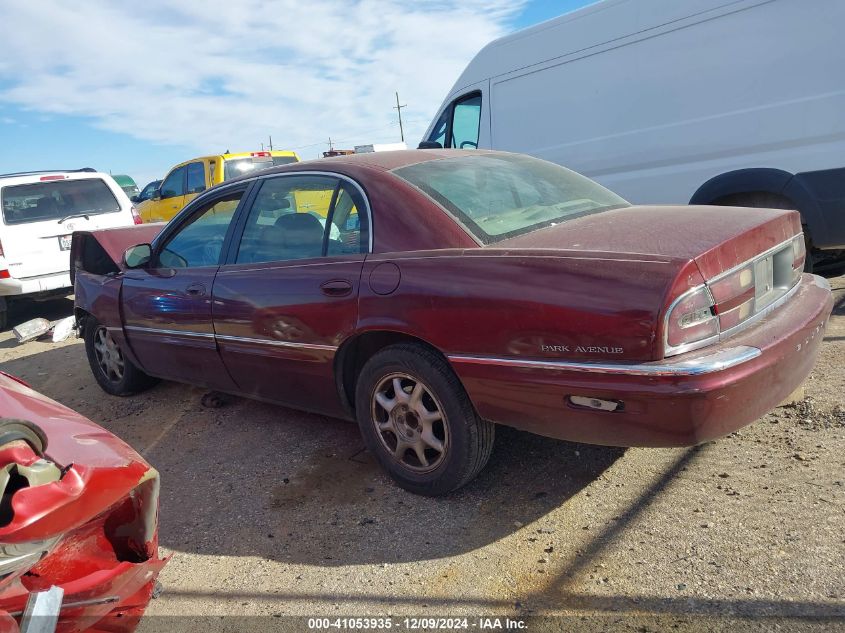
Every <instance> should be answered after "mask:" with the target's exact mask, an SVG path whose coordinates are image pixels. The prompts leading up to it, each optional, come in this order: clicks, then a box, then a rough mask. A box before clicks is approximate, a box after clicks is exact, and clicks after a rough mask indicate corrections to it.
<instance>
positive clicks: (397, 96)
mask: <svg viewBox="0 0 845 633" xmlns="http://www.w3.org/2000/svg"><path fill="white" fill-rule="evenodd" d="M407 107H408V104H407V103H406V104H404V105H399V93H398V92H397V93H396V105H395V106H394V108H393V109H394V110H397V111H398V112H399V136H400V137H401V138H402V142H403V143H404V142H405V130H404V129H403V128H402V108H407Z"/></svg>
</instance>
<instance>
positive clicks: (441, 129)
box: [428, 104, 452, 147]
mask: <svg viewBox="0 0 845 633" xmlns="http://www.w3.org/2000/svg"><path fill="white" fill-rule="evenodd" d="M451 116H452V106H451V104H450V105H449V106H448V107H447V108H446V109H445V110H443V112H442V113H441V114H440V118H439V119H437V123H435V124H434V129H433V130H432V131H431V134H429V135H428V140H429V141H430V142H432V143H439V144H440V147H443V145H444V143H445V141H446V128H448V127H449V119H450V118H451Z"/></svg>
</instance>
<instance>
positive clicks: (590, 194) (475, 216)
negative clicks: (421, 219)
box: [393, 151, 630, 244]
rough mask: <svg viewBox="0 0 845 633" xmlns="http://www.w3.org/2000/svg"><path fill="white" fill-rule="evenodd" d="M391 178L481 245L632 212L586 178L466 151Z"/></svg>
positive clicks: (525, 160)
mask: <svg viewBox="0 0 845 633" xmlns="http://www.w3.org/2000/svg"><path fill="white" fill-rule="evenodd" d="M393 173H394V174H395V175H397V176H399V177H400V178H402V179H404V180H406V181H408V182H409V183H411V184H412V185H414V186H415V187H417V188H418V189H421V190H422V191H424V192H425V193H426V194H428V195H429V196H430V197H431V198H433V199H434V200H435V201H436V202H437V203H439V204H440V205H441V206H443V207H444V208H445V209H446V210H447V211H448V212H449V213H451V214H452V215H453V216H454V217H455V219H456V220H458V221H459V222H460V223H461V224H462V225H463V226H464V227H466V229H467V230H468V231H469V232H470V233H472V234H473V235H474V236H475V237H476V238H477V239H478V240H479V241H481V242H482V243H483V244H491V243H494V242H498V241H499V240H504V239H507V238H510V237H515V236H517V235H522V234H524V233H529V232H531V231H536V230H537V229H541V228H545V227H547V226H553V225H555V224H560V223H562V222H566V221H568V220H572V219H574V218H577V217H581V216H584V215H589V214H593V213H600V212H602V211H607V210H610V209H618V208H620V207H627V206H630V205H629V204H628V202H626V201H625V200H623V199H622V198H620V197H619V196H617V195H616V194H615V193H613V192H612V191H609V190H608V189H605V188H604V187H602V186H601V185H599V184H597V183H595V182H593V181H592V180H590V179H589V178H585V177H584V176H581V175H580V174H576V173H575V172H573V171H570V170H568V169H565V168H564V167H560V166H559V165H555V164H553V163H549V162H546V161H543V160H538V159H536V158H531V157H529V156H522V155H518V154H473V153H472V152H471V151H469V152H468V153H467V155H466V156H460V157H456V158H444V159H438V160H430V161H426V162H422V163H417V164H415V165H409V166H408V167H400V168H398V169H395V170H393Z"/></svg>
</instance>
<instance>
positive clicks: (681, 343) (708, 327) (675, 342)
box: [666, 286, 719, 354]
mask: <svg viewBox="0 0 845 633" xmlns="http://www.w3.org/2000/svg"><path fill="white" fill-rule="evenodd" d="M718 336H719V319H718V318H717V317H716V315H715V312H714V310H713V298H712V296H711V295H710V291H709V290H708V289H707V286H699V287H698V288H693V289H692V290H690V291H688V292H686V293H684V294H682V295H681V296H680V297H679V298H678V299H677V300H676V301H675V303H674V305H673V306H672V308H671V309H670V310H669V315H668V316H667V318H666V341H667V343H668V346H669V347H670V348H672V349H673V353H676V354H678V353H680V352H681V351H683V348H684V347H686V346H688V345H691V344H693V343H700V342H702V341H706V340H707V339H710V338H713V337H718ZM676 348H680V349H676ZM667 352H668V350H667Z"/></svg>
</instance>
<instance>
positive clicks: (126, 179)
mask: <svg viewBox="0 0 845 633" xmlns="http://www.w3.org/2000/svg"><path fill="white" fill-rule="evenodd" d="M112 178H114V181H115V182H116V183H117V184H119V185H120V186H121V187H127V186H131V185H135V181H134V180H133V179H132V177H131V176H127V175H126V174H116V175H114V176H112ZM135 186H136V187H137V185H135Z"/></svg>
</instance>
